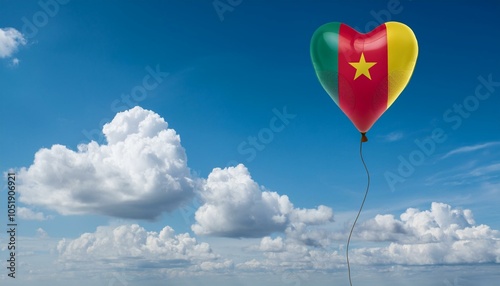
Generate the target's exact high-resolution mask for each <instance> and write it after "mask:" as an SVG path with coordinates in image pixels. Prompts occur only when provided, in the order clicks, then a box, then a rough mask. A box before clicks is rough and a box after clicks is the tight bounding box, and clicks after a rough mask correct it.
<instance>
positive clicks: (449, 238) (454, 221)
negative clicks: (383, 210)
mask: <svg viewBox="0 0 500 286" xmlns="http://www.w3.org/2000/svg"><path fill="white" fill-rule="evenodd" d="M355 237H356V238H358V239H363V240H369V241H391V243H390V245H389V246H388V247H375V248H360V249H356V250H354V251H353V252H354V255H353V261H357V262H358V263H363V264H374V263H384V264H385V263H397V264H418V265H422V264H454V263H482V262H493V263H500V232H499V231H497V230H492V229H491V228H490V227H489V226H487V225H484V224H481V225H475V221H474V218H473V215H472V211H471V210H468V209H465V210H461V209H452V208H451V206H449V205H447V204H443V203H432V205H431V209H430V210H425V211H419V210H418V209H414V208H410V209H408V210H406V212H404V213H403V214H401V216H400V219H396V218H394V216H392V215H377V216H376V217H375V218H374V219H370V220H368V221H365V222H364V223H362V224H361V225H360V226H359V227H358V228H357V229H356V230H355Z"/></svg>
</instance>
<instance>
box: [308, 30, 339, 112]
mask: <svg viewBox="0 0 500 286" xmlns="http://www.w3.org/2000/svg"><path fill="white" fill-rule="evenodd" d="M340 25H341V23H328V24H325V25H323V26H321V27H319V28H318V29H317V30H316V32H314V35H313V37H312V40H311V58H312V61H313V65H314V69H315V70H316V75H317V76H318V78H319V80H320V81H321V82H322V83H323V88H324V89H325V90H326V92H327V93H328V94H329V95H330V97H331V98H332V99H333V101H335V103H336V104H337V105H338V106H340V103H339V97H338V87H339V84H338V54H337V53H332V50H337V47H338V44H339V34H340V33H339V30H340ZM313 47H314V48H313Z"/></svg>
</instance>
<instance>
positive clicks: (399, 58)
mask: <svg viewBox="0 0 500 286" xmlns="http://www.w3.org/2000/svg"><path fill="white" fill-rule="evenodd" d="M385 27H386V31H387V58H388V59H387V60H388V67H387V71H388V90H387V93H388V95H387V108H389V107H390V106H391V105H392V103H393V102H394V101H395V100H396V98H398V96H399V94H400V93H401V92H402V91H403V89H404V88H405V86H406V85H407V84H408V82H409V81H410V78H411V75H412V73H413V69H414V67H415V64H416V62H417V56H418V44H417V38H416V37H415V34H413V31H412V30H411V29H410V28H409V27H408V26H406V25H405V24H402V23H398V22H387V23H385Z"/></svg>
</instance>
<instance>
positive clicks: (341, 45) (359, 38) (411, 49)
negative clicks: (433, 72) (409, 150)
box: [311, 22, 418, 139]
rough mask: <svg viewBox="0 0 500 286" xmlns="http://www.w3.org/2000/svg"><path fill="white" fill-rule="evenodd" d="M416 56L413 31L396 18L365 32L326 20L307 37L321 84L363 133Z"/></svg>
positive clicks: (403, 81) (407, 75)
mask: <svg viewBox="0 0 500 286" xmlns="http://www.w3.org/2000/svg"><path fill="white" fill-rule="evenodd" d="M417 56H418V44H417V39H416V37H415V34H414V33H413V31H412V30H411V29H410V28H409V27H408V26H406V25H405V24H402V23H398V22H387V23H384V24H382V25H380V26H378V27H377V28H375V29H374V30H372V31H371V32H368V33H366V34H363V33H359V32H357V31H356V30H354V29H352V28H351V27H349V26H347V25H345V24H343V23H338V22H332V23H328V24H325V25H323V26H321V27H319V28H318V29H317V30H316V32H315V33H314V35H313V37H312V40H311V59H312V62H313V66H314V69H315V71H316V75H317V77H318V79H319V81H320V83H321V85H322V86H323V88H324V89H325V90H326V92H327V93H328V94H329V95H330V97H331V98H332V99H333V101H334V102H335V103H336V104H337V105H338V106H339V107H340V109H341V110H342V111H343V112H344V113H345V114H346V115H347V117H348V118H349V119H350V120H351V121H352V123H353V124H354V126H355V127H356V128H357V129H358V130H359V131H360V132H361V133H362V134H363V138H364V139H366V137H365V136H364V133H366V132H367V131H368V130H370V128H371V127H372V126H373V124H374V123H375V122H376V121H377V120H378V118H380V116H381V115H382V114H383V113H384V112H385V111H386V110H387V109H388V108H389V107H390V106H391V105H392V104H393V103H394V101H395V100H396V99H397V98H398V96H399V95H400V94H401V92H402V91H403V89H404V88H405V87H406V85H407V84H408V82H409V81H410V78H411V76H412V74H413V70H414V68H415V64H416V61H417Z"/></svg>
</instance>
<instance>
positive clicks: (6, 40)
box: [0, 28, 27, 58]
mask: <svg viewBox="0 0 500 286" xmlns="http://www.w3.org/2000/svg"><path fill="white" fill-rule="evenodd" d="M26 43H27V41H26V39H25V38H24V36H23V34H21V32H19V31H18V30H16V29H14V28H0V58H8V57H11V56H12V55H13V54H14V53H15V52H16V51H17V49H18V48H19V46H22V45H26Z"/></svg>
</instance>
